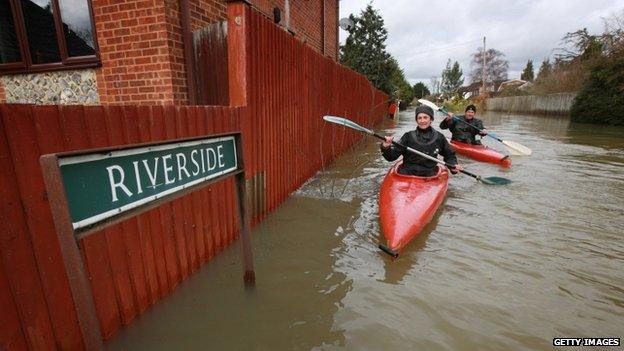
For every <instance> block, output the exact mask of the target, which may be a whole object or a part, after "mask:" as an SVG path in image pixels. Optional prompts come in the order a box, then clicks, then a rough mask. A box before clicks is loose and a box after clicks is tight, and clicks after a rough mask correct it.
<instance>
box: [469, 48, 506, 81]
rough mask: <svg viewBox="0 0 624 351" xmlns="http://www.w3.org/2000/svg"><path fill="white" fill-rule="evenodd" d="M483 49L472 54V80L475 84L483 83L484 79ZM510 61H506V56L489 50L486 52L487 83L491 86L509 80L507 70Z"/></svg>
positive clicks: (494, 50)
mask: <svg viewBox="0 0 624 351" xmlns="http://www.w3.org/2000/svg"><path fill="white" fill-rule="evenodd" d="M483 59H484V55H483V49H482V48H479V49H478V50H477V51H476V52H475V53H473V54H472V73H471V75H470V80H471V81H472V82H473V83H476V82H481V81H482V79H483V78H482V77H483ZM508 69H509V61H507V60H506V59H505V54H503V53H502V52H500V51H498V50H496V49H489V50H488V51H486V52H485V83H486V84H491V83H494V82H496V81H503V80H507V70H508Z"/></svg>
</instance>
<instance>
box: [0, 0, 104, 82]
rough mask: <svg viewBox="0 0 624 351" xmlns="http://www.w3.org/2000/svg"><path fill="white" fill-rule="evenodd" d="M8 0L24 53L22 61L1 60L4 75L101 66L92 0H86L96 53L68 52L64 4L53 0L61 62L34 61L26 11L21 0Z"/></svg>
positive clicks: (0, 72)
mask: <svg viewBox="0 0 624 351" xmlns="http://www.w3.org/2000/svg"><path fill="white" fill-rule="evenodd" d="M8 1H9V5H10V6H11V14H12V16H13V23H14V26H15V35H16V38H17V44H18V45H19V52H20V55H21V56H22V57H21V61H17V62H9V63H0V75H3V74H17V73H39V72H49V71H62V70H70V69H80V68H92V67H100V66H101V65H102V64H101V61H100V48H99V45H98V40H97V33H96V30H95V19H94V16H93V6H92V4H91V0H86V3H87V6H88V8H89V16H90V17H91V30H92V32H93V46H94V51H95V53H94V54H93V55H87V56H74V57H69V56H68V52H67V41H66V39H65V32H64V30H63V13H62V12H61V11H60V5H59V3H58V0H50V2H51V6H52V17H53V19H54V28H55V29H56V40H57V45H58V48H59V53H60V56H61V60H60V61H59V62H51V63H39V64H33V62H32V58H31V56H30V46H29V44H28V33H27V31H26V24H25V21H24V15H23V13H22V6H21V3H20V0H8Z"/></svg>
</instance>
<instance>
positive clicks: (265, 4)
mask: <svg viewBox="0 0 624 351" xmlns="http://www.w3.org/2000/svg"><path fill="white" fill-rule="evenodd" d="M321 1H324V4H325V5H324V7H325V21H324V22H325V30H324V31H323V20H322V19H323V17H322V15H321V8H322V2H321ZM336 1H338V0H290V27H291V29H292V30H293V31H294V32H295V37H296V38H299V39H301V40H303V41H305V42H306V43H307V44H308V45H310V46H311V47H313V48H314V49H315V50H317V51H318V52H321V53H323V52H324V55H326V56H329V57H332V58H334V59H336V35H337V34H338V33H337V29H336ZM226 2H227V0H189V5H190V12H191V27H192V30H197V29H199V28H202V27H204V26H205V25H207V24H210V23H214V22H217V21H223V20H225V19H226V9H227V5H226ZM251 3H252V6H254V7H255V8H257V9H258V10H260V11H261V12H263V13H264V14H265V15H266V16H267V17H269V18H273V8H274V7H276V6H277V7H279V8H280V9H281V10H282V21H281V24H282V25H284V24H285V13H284V4H285V0H251ZM92 6H93V13H94V20H95V26H96V32H97V40H98V45H99V49H100V58H101V61H102V67H101V68H98V69H96V77H97V89H98V94H99V97H100V103H101V104H103V105H108V104H136V105H146V104H187V103H188V96H187V86H186V69H185V62H184V46H183V42H182V28H181V25H180V16H179V1H178V0H139V1H130V0H125V1H119V0H93V1H92ZM323 33H324V37H325V44H324V48H323V39H322V38H323ZM5 99H6V98H5V93H4V87H3V86H2V84H0V102H2V101H5Z"/></svg>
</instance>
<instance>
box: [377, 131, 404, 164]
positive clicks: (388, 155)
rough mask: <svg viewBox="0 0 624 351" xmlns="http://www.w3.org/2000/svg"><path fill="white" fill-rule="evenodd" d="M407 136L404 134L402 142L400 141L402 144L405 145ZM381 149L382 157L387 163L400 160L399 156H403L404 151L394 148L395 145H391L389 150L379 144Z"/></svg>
mask: <svg viewBox="0 0 624 351" xmlns="http://www.w3.org/2000/svg"><path fill="white" fill-rule="evenodd" d="M406 135H407V133H406V134H403V136H402V137H401V140H400V141H399V142H400V143H401V144H403V145H405V136H406ZM379 149H380V150H381V155H382V156H383V158H385V159H386V161H394V160H396V159H397V158H399V156H401V155H402V154H403V150H401V149H399V148H398V147H396V146H394V145H390V147H389V148H386V149H384V148H383V147H382V146H381V144H379Z"/></svg>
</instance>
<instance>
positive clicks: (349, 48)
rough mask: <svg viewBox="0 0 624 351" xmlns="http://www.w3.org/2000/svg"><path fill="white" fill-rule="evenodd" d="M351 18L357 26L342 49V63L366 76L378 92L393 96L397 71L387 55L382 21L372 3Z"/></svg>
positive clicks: (384, 29) (352, 29)
mask: <svg viewBox="0 0 624 351" xmlns="http://www.w3.org/2000/svg"><path fill="white" fill-rule="evenodd" d="M349 18H350V19H351V20H352V21H353V23H354V25H353V27H351V28H350V29H349V36H348V37H347V39H346V41H345V44H344V45H342V46H341V47H340V62H341V63H343V64H344V65H346V66H348V67H350V68H352V69H353V70H355V71H356V72H359V73H361V74H363V75H364V76H366V78H367V79H368V80H369V81H370V82H371V83H372V84H373V85H374V86H375V87H377V88H378V89H380V90H382V91H384V92H386V93H387V94H390V93H392V89H393V87H392V85H391V84H390V78H391V75H392V74H393V73H394V69H393V67H392V63H391V62H390V58H391V57H390V54H388V53H387V52H386V39H387V38H388V31H387V30H386V28H385V27H384V20H383V18H382V17H381V15H379V13H378V11H377V10H375V9H373V6H372V5H371V4H370V3H369V4H368V5H367V6H366V8H365V9H364V10H362V12H361V13H360V15H359V16H354V15H350V16H349Z"/></svg>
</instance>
